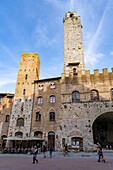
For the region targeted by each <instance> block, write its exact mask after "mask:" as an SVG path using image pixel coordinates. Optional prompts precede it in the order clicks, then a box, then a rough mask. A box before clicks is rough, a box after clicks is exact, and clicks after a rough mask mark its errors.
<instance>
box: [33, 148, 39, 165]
mask: <svg viewBox="0 0 113 170" xmlns="http://www.w3.org/2000/svg"><path fill="white" fill-rule="evenodd" d="M37 152H38V150H37V148H36V146H34V151H33V164H35V161H36V163H38V159H37V158H36V157H37Z"/></svg>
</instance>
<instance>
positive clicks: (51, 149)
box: [49, 146, 53, 158]
mask: <svg viewBox="0 0 113 170" xmlns="http://www.w3.org/2000/svg"><path fill="white" fill-rule="evenodd" d="M49 151H50V152H49V154H50V158H52V152H53V147H52V146H50V149H49Z"/></svg>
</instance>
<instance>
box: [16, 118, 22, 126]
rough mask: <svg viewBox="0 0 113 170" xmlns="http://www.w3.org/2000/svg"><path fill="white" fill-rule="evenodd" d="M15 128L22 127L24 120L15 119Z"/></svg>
mask: <svg viewBox="0 0 113 170" xmlns="http://www.w3.org/2000/svg"><path fill="white" fill-rule="evenodd" d="M16 126H24V119H23V118H19V119H17V124H16Z"/></svg>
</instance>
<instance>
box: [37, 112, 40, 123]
mask: <svg viewBox="0 0 113 170" xmlns="http://www.w3.org/2000/svg"><path fill="white" fill-rule="evenodd" d="M36 121H41V112H36Z"/></svg>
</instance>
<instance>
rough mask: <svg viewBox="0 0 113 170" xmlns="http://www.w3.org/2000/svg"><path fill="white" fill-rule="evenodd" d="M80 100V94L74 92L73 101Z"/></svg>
mask: <svg viewBox="0 0 113 170" xmlns="http://www.w3.org/2000/svg"><path fill="white" fill-rule="evenodd" d="M79 100H80V93H79V92H78V91H74V92H73V93H72V101H73V102H74V101H79Z"/></svg>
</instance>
